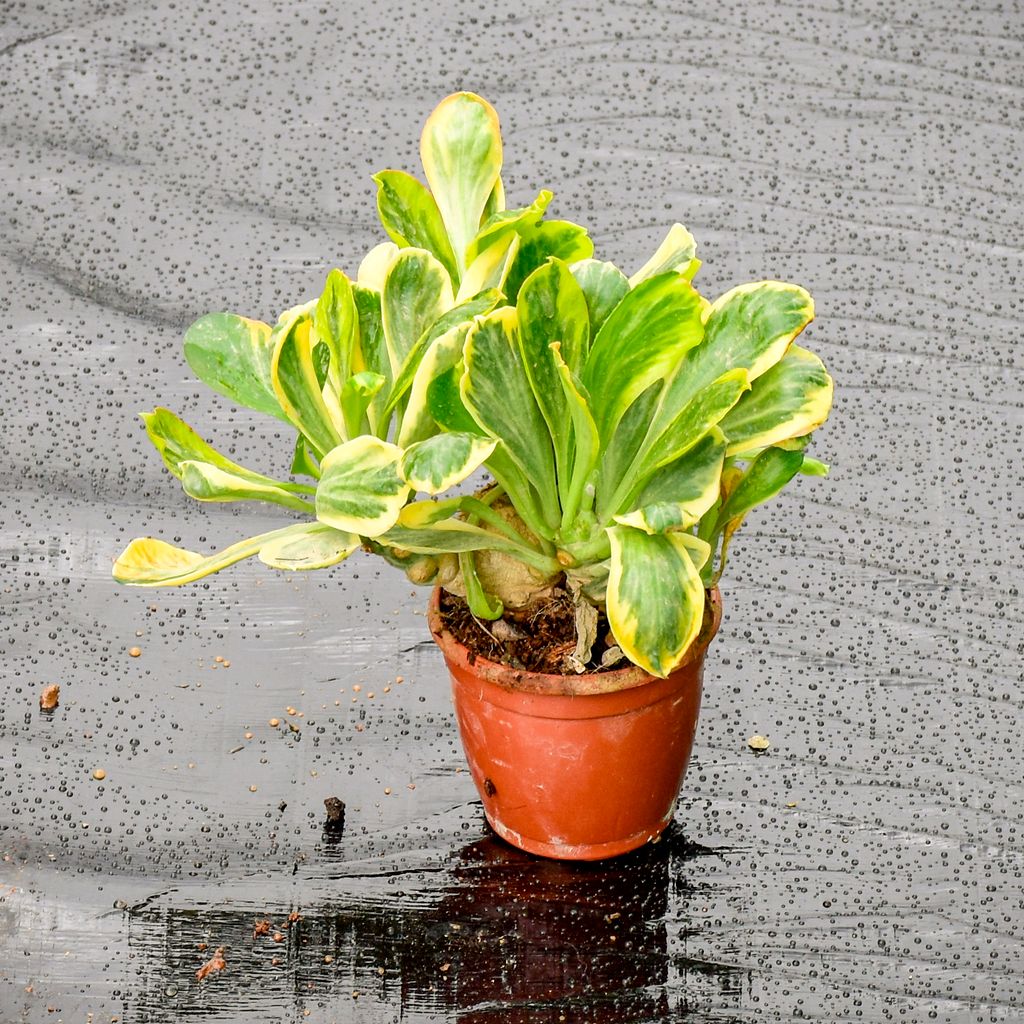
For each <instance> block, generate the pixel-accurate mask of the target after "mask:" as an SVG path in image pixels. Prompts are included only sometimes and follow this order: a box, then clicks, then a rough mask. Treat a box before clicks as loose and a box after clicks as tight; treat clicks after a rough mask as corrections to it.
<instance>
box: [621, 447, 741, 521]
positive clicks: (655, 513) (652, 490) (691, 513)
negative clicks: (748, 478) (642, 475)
mask: <svg viewBox="0 0 1024 1024" xmlns="http://www.w3.org/2000/svg"><path fill="white" fill-rule="evenodd" d="M724 459H725V436H724V435H723V434H722V432H721V431H720V430H719V429H718V428H717V427H714V428H712V429H711V430H710V431H708V433H706V434H705V435H704V437H702V438H701V439H700V440H699V441H698V442H697V443H696V444H695V445H694V446H693V447H692V448H691V449H690V450H689V451H688V452H687V453H686V454H685V455H683V456H681V457H680V458H678V459H676V460H675V461H674V462H670V463H669V464H668V465H667V466H663V467H662V468H661V469H659V470H658V471H657V472H656V473H655V474H654V475H653V476H652V477H651V478H650V479H649V480H648V481H647V483H646V485H645V486H644V488H643V490H642V491H641V492H640V496H639V497H638V498H637V499H636V502H635V508H634V509H633V511H631V512H627V513H624V514H623V515H617V516H615V521H616V522H617V523H620V524H622V525H623V526H632V527H635V528H636V529H638V530H643V531H644V532H645V533H667V532H669V531H670V530H684V529H688V528H689V527H691V526H693V525H694V523H696V522H698V520H700V518H701V516H703V515H704V513H705V512H707V511H708V510H709V509H710V508H711V507H712V505H714V503H715V502H716V501H717V500H718V494H719V480H720V477H721V475H722V464H723V462H724Z"/></svg>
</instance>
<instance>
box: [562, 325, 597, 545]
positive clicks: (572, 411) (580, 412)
mask: <svg viewBox="0 0 1024 1024" xmlns="http://www.w3.org/2000/svg"><path fill="white" fill-rule="evenodd" d="M550 349H551V355H552V357H553V363H554V370H555V372H556V373H557V374H558V381H559V384H560V385H561V388H562V395H563V397H564V399H565V404H566V409H567V411H568V414H569V419H570V420H571V422H572V439H573V445H572V449H571V451H572V456H573V457H572V474H571V477H569V480H568V486H563V478H562V475H561V474H562V470H559V479H558V486H559V493H560V495H561V498H562V525H561V528H562V529H563V530H565V529H567V528H570V527H571V526H572V524H573V523H574V522H575V521H576V517H577V514H578V512H579V510H580V505H581V502H582V498H583V491H584V488H585V487H586V485H587V483H588V481H589V480H590V477H591V474H592V473H593V472H594V469H595V467H596V466H597V461H598V456H599V454H600V449H601V441H600V438H599V437H598V434H597V424H596V423H595V422H594V417H593V416H592V415H591V412H590V405H589V398H588V396H587V395H586V394H585V393H583V392H582V391H581V388H582V387H583V385H582V384H580V382H579V379H578V378H577V377H576V376H575V374H573V373H572V371H571V370H570V369H569V367H568V366H566V364H565V361H564V360H563V359H562V356H561V353H560V351H559V345H558V342H555V343H554V344H552V345H551V346H550ZM568 464H569V459H568V457H567V458H566V465H568ZM588 507H589V506H588Z"/></svg>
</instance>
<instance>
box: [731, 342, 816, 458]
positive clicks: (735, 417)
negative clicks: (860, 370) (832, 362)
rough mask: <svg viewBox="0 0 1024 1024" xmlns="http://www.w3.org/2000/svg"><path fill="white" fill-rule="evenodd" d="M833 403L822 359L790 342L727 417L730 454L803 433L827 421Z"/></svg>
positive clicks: (764, 445)
mask: <svg viewBox="0 0 1024 1024" xmlns="http://www.w3.org/2000/svg"><path fill="white" fill-rule="evenodd" d="M831 408H832V378H831V377H830V376H829V375H828V373H827V372H826V371H825V367H824V365H823V364H822V362H821V360H820V359H819V358H818V357H817V356H816V355H815V354H814V353H813V352H808V351H807V349H805V348H801V347H800V346H799V345H790V347H789V351H788V352H787V353H786V354H785V355H784V356H783V357H782V359H780V360H779V362H777V363H776V364H775V365H774V366H773V367H771V368H770V369H768V370H766V371H765V372H764V373H763V374H762V375H761V376H760V377H758V378H757V380H756V381H755V382H754V386H753V389H752V390H751V392H750V394H749V395H744V396H743V398H741V399H740V401H739V402H738V403H737V404H736V406H735V408H733V409H732V410H731V411H730V412H729V414H728V415H727V416H726V417H725V419H724V420H722V430H723V431H724V432H725V435H726V437H728V438H729V451H728V453H727V454H729V455H735V454H737V453H738V452H744V451H749V450H750V449H751V448H765V447H768V446H769V445H773V444H778V443H779V442H782V441H787V440H789V439H790V438H794V437H804V436H805V435H807V434H809V433H810V432H811V431H812V430H814V429H815V428H816V427H819V426H821V424H822V423H824V422H825V419H826V417H827V416H828V413H829V410H830V409H831Z"/></svg>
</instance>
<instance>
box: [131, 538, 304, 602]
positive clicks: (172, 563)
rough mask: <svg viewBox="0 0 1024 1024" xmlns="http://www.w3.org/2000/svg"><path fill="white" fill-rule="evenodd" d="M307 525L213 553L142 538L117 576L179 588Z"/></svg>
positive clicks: (136, 583) (134, 582) (147, 584)
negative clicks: (200, 552) (190, 549)
mask: <svg viewBox="0 0 1024 1024" xmlns="http://www.w3.org/2000/svg"><path fill="white" fill-rule="evenodd" d="M307 525H308V524H306V523H296V524H294V525H292V526H286V527H284V528H283V529H280V530H271V531H270V532H269V533H261V534H259V536H256V537H249V538H247V539H246V540H242V541H239V542H238V543H237V544H232V545H231V546H230V547H227V548H224V549H223V550H222V551H218V552H217V553H216V554H213V555H202V554H199V553H198V552H196V551H188V550H186V549H185V548H177V547H175V546H174V545H173V544H168V543H167V542H166V541H162V540H157V539H156V538H155V537H138V538H136V539H135V540H133V541H132V542H131V543H130V544H129V545H128V547H126V548H125V549H124V551H122V552H121V554H120V555H119V556H118V558H117V560H116V561H115V562H114V568H113V577H114V579H115V580H117V582H118V583H127V584H130V585H132V586H136V587H179V586H181V585H182V584H183V583H192V582H194V581H195V580H198V579H202V578H203V577H204V576H209V575H210V574H211V573H215V572H219V571H220V570H221V569H225V568H227V567H228V566H229V565H234V564H235V562H240V561H241V560H242V559H243V558H250V557H252V556H253V555H255V554H257V553H258V552H259V551H260V549H261V548H262V547H263V546H264V545H267V544H274V543H276V542H278V541H280V540H281V539H282V538H285V537H289V536H294V535H296V534H298V533H301V532H302V531H303V530H304V529H306V527H307Z"/></svg>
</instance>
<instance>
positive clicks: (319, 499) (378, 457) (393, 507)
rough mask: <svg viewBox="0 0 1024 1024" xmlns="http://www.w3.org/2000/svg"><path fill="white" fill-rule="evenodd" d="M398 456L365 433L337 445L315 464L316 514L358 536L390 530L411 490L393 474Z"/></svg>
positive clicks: (397, 450)
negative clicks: (317, 464)
mask: <svg viewBox="0 0 1024 1024" xmlns="http://www.w3.org/2000/svg"><path fill="white" fill-rule="evenodd" d="M401 457H402V449H401V448H399V447H398V446H397V445H393V444H389V443H388V442H387V441H381V440H380V439H379V438H376V437H370V436H368V435H364V436H361V437H356V438H353V439H352V440H351V441H346V442H345V443H344V444H341V445H338V447H337V448H335V449H334V450H333V451H331V452H329V453H328V454H327V455H326V456H325V458H324V460H323V462H321V463H320V472H321V476H320V482H319V484H318V485H317V489H316V517H317V519H319V520H320V522H322V523H326V524H327V525H328V526H333V527H334V528H335V529H336V530H341V531H342V532H345V533H356V534H359V535H360V536H362V537H377V536H379V535H380V534H382V533H384V532H385V531H386V530H388V529H390V528H391V527H392V526H393V525H394V524H395V523H396V522H397V520H398V514H399V512H401V510H402V506H403V505H404V504H405V502H406V499H407V498H408V497H409V493H410V489H409V485H408V484H407V483H406V482H405V481H404V480H403V479H402V478H401V477H400V476H399V475H398V464H399V460H400V459H401Z"/></svg>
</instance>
